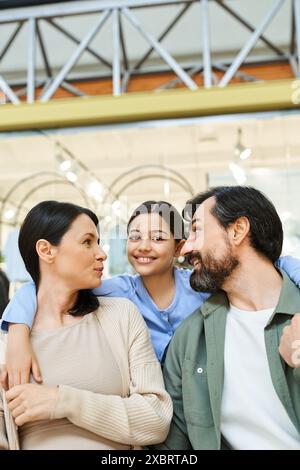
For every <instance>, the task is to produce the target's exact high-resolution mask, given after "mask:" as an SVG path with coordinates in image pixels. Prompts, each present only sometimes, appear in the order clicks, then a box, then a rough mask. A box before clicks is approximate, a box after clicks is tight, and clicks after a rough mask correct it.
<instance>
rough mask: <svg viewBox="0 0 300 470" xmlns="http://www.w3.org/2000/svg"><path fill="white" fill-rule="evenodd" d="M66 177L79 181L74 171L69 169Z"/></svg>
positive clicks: (71, 180)
mask: <svg viewBox="0 0 300 470" xmlns="http://www.w3.org/2000/svg"><path fill="white" fill-rule="evenodd" d="M66 178H67V179H68V180H69V181H70V182H71V183H75V181H77V175H76V174H75V173H74V172H73V171H68V172H67V173H66Z"/></svg>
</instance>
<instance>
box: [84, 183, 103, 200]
mask: <svg viewBox="0 0 300 470" xmlns="http://www.w3.org/2000/svg"><path fill="white" fill-rule="evenodd" d="M86 192H87V195H88V196H90V197H92V198H93V199H95V200H96V201H99V202H102V200H103V186H102V184H101V183H100V182H99V181H91V182H90V183H89V184H88V185H87V188H86Z"/></svg>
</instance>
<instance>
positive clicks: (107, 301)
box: [96, 296, 141, 321]
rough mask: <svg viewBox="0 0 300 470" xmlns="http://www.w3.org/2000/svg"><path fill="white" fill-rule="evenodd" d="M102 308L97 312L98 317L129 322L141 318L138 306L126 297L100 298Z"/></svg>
mask: <svg viewBox="0 0 300 470" xmlns="http://www.w3.org/2000/svg"><path fill="white" fill-rule="evenodd" d="M98 299H99V303H100V306H99V308H98V309H97V311H96V314H97V316H98V317H109V318H110V319H111V318H114V319H120V320H123V321H124V320H128V319H131V318H132V317H137V316H138V317H141V313H140V312H139V310H138V309H137V307H136V305H135V304H134V303H133V302H132V301H131V300H129V299H126V298H124V297H106V296H103V297H102V296H101V297H98Z"/></svg>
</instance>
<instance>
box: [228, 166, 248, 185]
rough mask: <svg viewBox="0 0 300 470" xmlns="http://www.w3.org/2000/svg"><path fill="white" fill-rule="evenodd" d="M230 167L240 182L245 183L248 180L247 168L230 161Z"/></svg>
mask: <svg viewBox="0 0 300 470" xmlns="http://www.w3.org/2000/svg"><path fill="white" fill-rule="evenodd" d="M228 166H229V169H230V171H231V173H232V175H233V177H234V179H235V180H236V182H237V183H238V184H244V183H246V181H247V176H246V173H245V170H244V169H243V168H241V167H240V166H239V165H237V164H236V163H233V162H231V163H229V165H228Z"/></svg>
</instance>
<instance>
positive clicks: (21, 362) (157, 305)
mask: <svg viewBox="0 0 300 470" xmlns="http://www.w3.org/2000/svg"><path fill="white" fill-rule="evenodd" d="M127 233H128V241H127V252H128V260H129V262H130V263H131V265H132V266H133V268H134V269H135V271H136V272H137V275H135V276H131V275H128V274H124V275H120V276H115V277H113V278H112V279H107V280H104V281H103V282H102V284H101V286H100V287H98V288H96V289H94V293H96V295H104V296H109V297H126V298H128V299H130V300H131V301H132V302H134V303H135V305H136V306H137V307H138V309H139V310H140V312H141V313H142V315H143V317H144V319H145V321H146V323H147V326H148V328H149V331H150V336H151V340H152V344H153V347H154V350H155V352H156V355H157V358H158V359H159V361H160V362H161V363H163V361H164V357H165V354H166V350H167V347H168V344H169V342H170V339H171V338H172V336H173V334H174V331H175V330H176V328H177V327H178V326H179V325H180V323H181V322H182V321H183V320H184V319H185V318H186V317H187V316H188V315H190V314H191V313H193V312H194V311H195V310H196V309H197V308H199V307H200V306H201V305H202V303H203V302H204V301H205V300H206V299H207V297H208V294H204V293H199V292H195V291H194V290H193V289H192V288H191V287H190V282H189V279H190V273H191V271H190V270H185V269H178V268H174V257H176V256H178V255H179V253H180V250H181V247H182V245H183V243H184V240H183V237H184V225H183V219H182V217H181V216H180V214H179V212H178V211H177V210H176V208H175V207H174V206H172V205H171V204H169V203H168V202H166V201H146V202H144V203H142V204H141V205H140V206H138V207H137V208H136V209H135V211H134V212H133V214H132V215H131V217H130V218H129V222H128V225H127ZM279 264H280V267H282V268H283V269H285V270H286V271H287V272H288V273H290V274H291V275H292V279H293V280H294V282H297V281H298V282H299V281H300V264H299V261H298V260H293V259H290V258H288V257H286V258H283V259H282V260H281V261H280V263H279ZM295 267H297V268H298V270H297V269H295ZM35 310H36V293H35V288H34V285H33V284H26V285H24V286H22V287H21V288H20V289H19V290H18V291H17V293H16V295H15V297H14V298H13V299H12V301H11V302H10V304H9V306H8V307H7V309H6V311H5V313H4V316H3V318H4V320H5V321H4V323H3V325H2V328H7V326H8V323H9V322H11V323H23V325H21V324H20V325H12V326H11V327H10V329H9V331H10V333H9V335H8V336H9V337H10V338H9V341H8V355H7V368H8V373H9V386H13V385H17V384H19V383H23V382H24V383H25V382H26V381H28V377H29V372H30V368H32V372H33V375H34V377H35V379H36V380H37V381H40V380H41V374H40V372H39V369H38V364H37V362H36V360H35V357H34V355H33V354H32V352H31V349H30V344H29V341H28V328H27V327H26V326H24V324H27V325H28V326H29V328H30V327H31V325H32V321H33V319H34V312H35ZM14 335H16V336H17V337H18V341H16V340H15V339H14V338H13V336H14ZM17 344H18V345H20V344H22V347H18V348H17V347H16V345H17Z"/></svg>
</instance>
